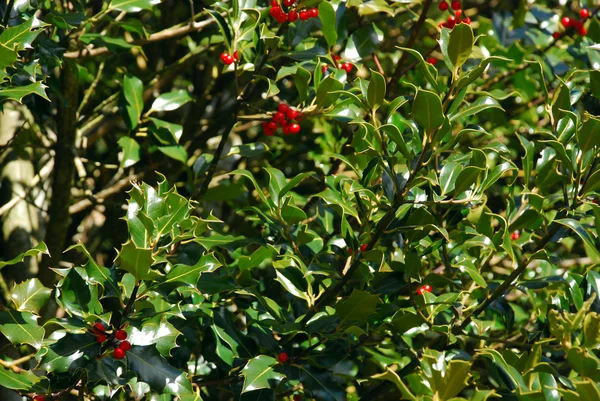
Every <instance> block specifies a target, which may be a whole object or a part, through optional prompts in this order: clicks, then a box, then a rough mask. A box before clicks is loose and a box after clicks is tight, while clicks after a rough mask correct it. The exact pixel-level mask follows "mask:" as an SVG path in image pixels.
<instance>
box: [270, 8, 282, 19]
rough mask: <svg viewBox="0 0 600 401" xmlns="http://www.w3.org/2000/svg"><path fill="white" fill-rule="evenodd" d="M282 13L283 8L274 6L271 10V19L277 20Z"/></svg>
mask: <svg viewBox="0 0 600 401" xmlns="http://www.w3.org/2000/svg"><path fill="white" fill-rule="evenodd" d="M280 13H281V8H279V6H278V5H274V6H272V7H271V9H270V10H269V14H271V17H273V18H276V17H277V16H278V15H279V14H280Z"/></svg>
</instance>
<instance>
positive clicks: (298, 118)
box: [296, 112, 304, 121]
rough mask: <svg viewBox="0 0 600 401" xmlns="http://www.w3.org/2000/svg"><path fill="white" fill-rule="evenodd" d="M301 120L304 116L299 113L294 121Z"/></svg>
mask: <svg viewBox="0 0 600 401" xmlns="http://www.w3.org/2000/svg"><path fill="white" fill-rule="evenodd" d="M302 119H304V114H302V113H301V112H298V116H297V117H296V121H302Z"/></svg>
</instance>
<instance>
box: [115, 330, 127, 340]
mask: <svg viewBox="0 0 600 401" xmlns="http://www.w3.org/2000/svg"><path fill="white" fill-rule="evenodd" d="M115 338H116V339H117V340H121V341H122V340H124V339H126V338H127V332H126V331H125V330H117V332H116V333H115Z"/></svg>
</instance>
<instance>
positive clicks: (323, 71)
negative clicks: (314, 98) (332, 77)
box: [321, 64, 327, 74]
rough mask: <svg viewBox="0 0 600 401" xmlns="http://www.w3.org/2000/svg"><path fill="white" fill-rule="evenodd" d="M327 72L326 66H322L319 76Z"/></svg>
mask: <svg viewBox="0 0 600 401" xmlns="http://www.w3.org/2000/svg"><path fill="white" fill-rule="evenodd" d="M326 72H327V64H323V65H322V66H321V74H325V73H326Z"/></svg>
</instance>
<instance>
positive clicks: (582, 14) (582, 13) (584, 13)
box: [579, 8, 590, 19]
mask: <svg viewBox="0 0 600 401" xmlns="http://www.w3.org/2000/svg"><path fill="white" fill-rule="evenodd" d="M579 16H580V17H581V18H583V19H586V18H588V17H589V16H590V10H588V9H587V8H582V9H581V10H580V11H579Z"/></svg>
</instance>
